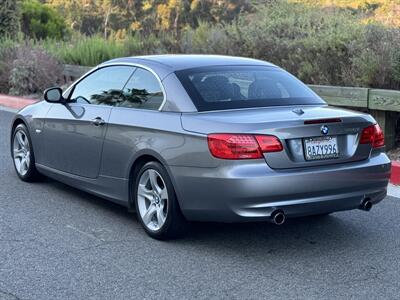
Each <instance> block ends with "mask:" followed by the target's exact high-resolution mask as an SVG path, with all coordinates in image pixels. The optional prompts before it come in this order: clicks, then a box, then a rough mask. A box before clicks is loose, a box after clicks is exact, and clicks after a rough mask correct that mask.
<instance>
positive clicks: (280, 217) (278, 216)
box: [271, 210, 286, 225]
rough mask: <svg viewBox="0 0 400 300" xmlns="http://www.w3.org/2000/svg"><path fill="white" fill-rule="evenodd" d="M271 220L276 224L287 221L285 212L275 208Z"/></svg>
mask: <svg viewBox="0 0 400 300" xmlns="http://www.w3.org/2000/svg"><path fill="white" fill-rule="evenodd" d="M271 221H272V223H274V224H276V225H282V224H283V223H285V221H286V216H285V213H284V212H283V211H281V210H275V211H274V212H273V213H272V214H271Z"/></svg>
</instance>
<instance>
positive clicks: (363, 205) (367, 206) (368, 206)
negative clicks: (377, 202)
mask: <svg viewBox="0 0 400 300" xmlns="http://www.w3.org/2000/svg"><path fill="white" fill-rule="evenodd" d="M371 208H372V202H371V201H370V200H369V198H366V199H364V200H363V202H362V203H361V205H360V209H362V210H365V211H370V210H371Z"/></svg>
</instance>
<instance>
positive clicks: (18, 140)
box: [11, 124, 42, 182]
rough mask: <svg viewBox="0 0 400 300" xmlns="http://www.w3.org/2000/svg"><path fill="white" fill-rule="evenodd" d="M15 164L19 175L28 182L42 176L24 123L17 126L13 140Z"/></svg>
mask: <svg viewBox="0 0 400 300" xmlns="http://www.w3.org/2000/svg"><path fill="white" fill-rule="evenodd" d="M11 153H12V158H13V164H14V168H15V171H16V172H17V175H18V177H19V178H20V179H21V180H23V181H27V182H33V181H37V180H39V179H41V178H42V176H41V174H39V172H38V171H37V169H36V166H35V155H34V153H33V147H32V141H31V138H30V136H29V131H28V129H27V128H26V126H25V125H24V124H19V125H18V126H16V127H15V129H14V131H13V134H12V140H11Z"/></svg>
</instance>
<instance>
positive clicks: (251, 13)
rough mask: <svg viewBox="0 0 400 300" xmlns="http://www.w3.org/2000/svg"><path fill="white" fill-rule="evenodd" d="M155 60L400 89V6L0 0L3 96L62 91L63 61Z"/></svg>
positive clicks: (387, 0) (359, 1) (329, 0)
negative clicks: (268, 67)
mask: <svg viewBox="0 0 400 300" xmlns="http://www.w3.org/2000/svg"><path fill="white" fill-rule="evenodd" d="M38 53H40V55H39V54H38ZM161 53H205V54H228V55H240V56H249V57H254V58H260V59H264V60H267V61H271V62H273V63H275V64H277V65H279V66H281V67H283V68H285V69H287V70H289V71H290V72H292V73H294V74H295V75H296V76H298V77H299V78H300V79H302V80H303V81H305V82H307V83H314V84H327V85H345V86H365V87H377V88H388V89H400V0H356V1H353V0H349V1H345V0H304V1H300V0H263V1H261V0H253V1H250V0H167V1H159V0H42V1H40V0H17V1H11V0H0V92H3V93H5V92H11V93H15V94H27V93H37V92H40V91H41V90H42V89H43V87H45V86H48V85H54V84H60V83H61V79H60V78H59V76H57V75H56V74H55V72H53V71H54V70H56V71H57V72H58V71H59V70H60V65H61V64H62V63H68V64H80V65H87V66H93V65H96V64H98V63H100V62H102V61H105V60H107V59H111V58H114V57H118V56H129V55H144V54H161ZM18 55H19V56H18ZM39 59H41V60H42V63H35V64H33V63H32V60H36V61H37V60H39ZM44 61H45V62H46V63H44ZM33 65H34V66H33ZM46 74H51V76H48V75H46Z"/></svg>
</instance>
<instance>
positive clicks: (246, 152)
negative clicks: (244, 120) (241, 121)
mask: <svg viewBox="0 0 400 300" xmlns="http://www.w3.org/2000/svg"><path fill="white" fill-rule="evenodd" d="M207 139H208V148H209V149H210V152H211V154H212V155H213V156H214V157H217V158H222V159H257V158H262V157H263V153H265V152H277V151H282V149H283V147H282V144H281V142H280V141H279V139H278V138H277V137H276V136H272V135H251V134H229V133H217V134H210V135H208V137H207Z"/></svg>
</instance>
